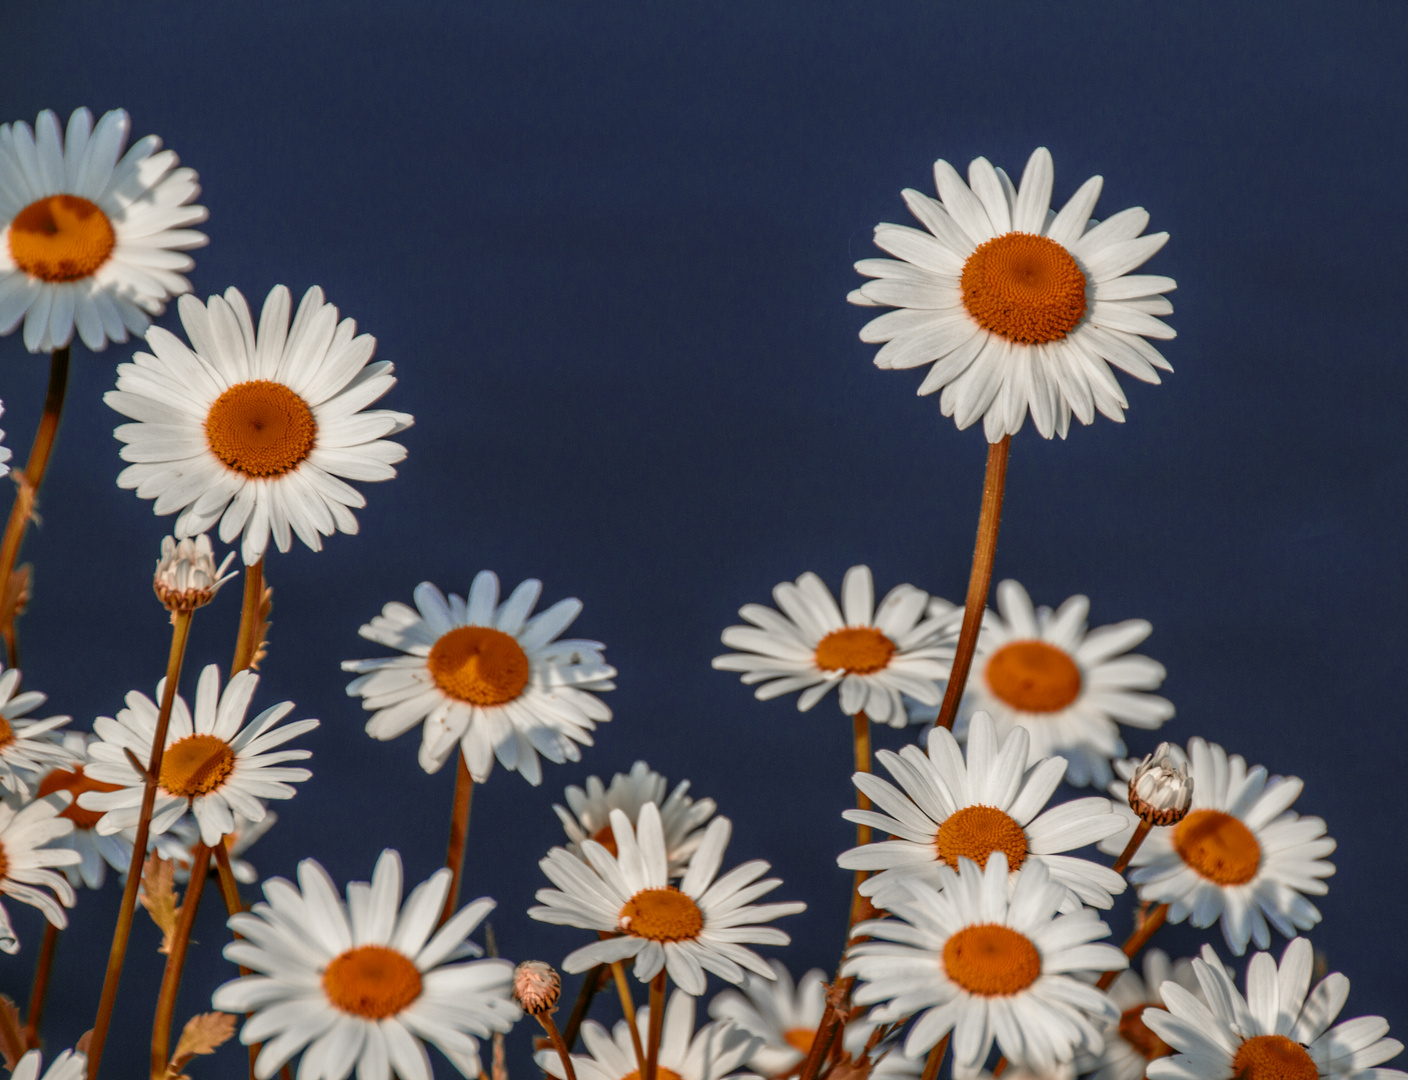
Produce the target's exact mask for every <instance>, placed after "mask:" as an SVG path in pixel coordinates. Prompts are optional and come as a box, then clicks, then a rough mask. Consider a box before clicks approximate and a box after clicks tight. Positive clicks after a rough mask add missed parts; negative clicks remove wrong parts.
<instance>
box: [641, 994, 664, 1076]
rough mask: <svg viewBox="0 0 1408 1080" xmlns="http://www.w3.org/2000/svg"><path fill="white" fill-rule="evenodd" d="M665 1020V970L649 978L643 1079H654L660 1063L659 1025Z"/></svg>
mask: <svg viewBox="0 0 1408 1080" xmlns="http://www.w3.org/2000/svg"><path fill="white" fill-rule="evenodd" d="M664 1022H665V972H664V970H663V969H662V970H661V971H660V974H658V975H656V976H655V978H653V979H651V980H650V1035H649V1042H648V1043H647V1044H646V1048H645V1080H655V1074H656V1072H657V1071H658V1069H659V1064H660V1027H661V1025H662V1024H664Z"/></svg>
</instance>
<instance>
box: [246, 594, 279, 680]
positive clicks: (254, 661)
mask: <svg viewBox="0 0 1408 1080" xmlns="http://www.w3.org/2000/svg"><path fill="white" fill-rule="evenodd" d="M273 610H274V590H273V589H272V588H266V589H265V590H264V596H263V597H262V598H261V599H260V601H259V629H258V630H257V631H256V634H255V639H254V640H255V646H254V655H253V656H252V657H251V658H250V661H249V666H250V668H251V669H252V670H254V671H258V670H259V663H260V661H262V660H263V659H264V658H265V657H266V656H268V655H269V612H271V611H273Z"/></svg>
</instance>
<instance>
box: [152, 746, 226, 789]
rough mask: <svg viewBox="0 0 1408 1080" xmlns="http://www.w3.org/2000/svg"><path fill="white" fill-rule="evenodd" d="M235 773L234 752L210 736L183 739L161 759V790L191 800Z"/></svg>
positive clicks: (169, 748)
mask: <svg viewBox="0 0 1408 1080" xmlns="http://www.w3.org/2000/svg"><path fill="white" fill-rule="evenodd" d="M234 771H235V752H234V751H233V750H231V749H230V744H229V743H227V742H226V741H225V740H224V739H218V738H216V737H215V736H214V735H187V736H186V737H185V738H184V739H178V740H177V741H176V742H174V743H172V744H171V745H170V746H168V747H167V748H166V753H164V754H162V755H161V786H162V787H163V788H165V789H166V791H167V792H169V793H170V794H172V795H180V796H182V797H184V798H187V799H193V798H195V797H196V796H197V795H204V794H206V792H209V791H214V790H215V789H216V788H218V787H219V786H220V785H221V784H223V783H224V782H225V778H226V777H227V776H229V775H230V774H231V773H232V772H234Z"/></svg>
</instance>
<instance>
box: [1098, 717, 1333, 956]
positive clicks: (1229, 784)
mask: <svg viewBox="0 0 1408 1080" xmlns="http://www.w3.org/2000/svg"><path fill="white" fill-rule="evenodd" d="M1188 759H1189V762H1190V767H1189V770H1188V775H1189V776H1190V777H1191V778H1192V781H1193V801H1192V804H1191V809H1190V810H1189V811H1188V816H1187V817H1185V818H1184V819H1183V820H1182V821H1180V822H1179V823H1178V824H1177V825H1175V826H1173V827H1172V828H1167V829H1154V830H1152V831H1151V832H1150V833H1149V835H1148V836H1147V837H1146V838H1145V840H1144V843H1143V844H1141V845H1140V847H1139V850H1138V851H1137V852H1135V855H1134V858H1133V860H1132V861H1131V863H1130V871H1129V880H1130V881H1131V882H1132V883H1133V884H1135V885H1137V886H1138V887H1139V898H1140V899H1141V900H1148V901H1153V902H1156V903H1165V904H1168V905H1169V909H1168V921H1169V922H1175V923H1176V922H1182V921H1183V920H1184V919H1188V920H1189V921H1190V922H1191V923H1192V924H1193V925H1194V926H1198V927H1203V926H1211V925H1212V924H1213V923H1215V922H1217V921H1218V920H1219V919H1221V921H1222V934H1223V937H1224V938H1226V940H1227V945H1228V947H1229V948H1230V949H1231V950H1232V951H1233V952H1234V953H1236V954H1237V955H1238V956H1241V955H1242V953H1244V952H1246V951H1247V942H1248V941H1254V942H1255V943H1256V946H1257V948H1259V949H1264V948H1265V947H1266V946H1267V945H1269V944H1270V943H1271V932H1270V930H1269V929H1268V927H1267V923H1270V924H1271V925H1272V926H1274V927H1276V929H1277V930H1279V931H1280V932H1281V933H1282V934H1283V935H1285V936H1286V937H1293V936H1294V935H1295V933H1296V931H1297V930H1309V929H1310V928H1311V927H1312V926H1314V925H1315V924H1316V923H1318V922H1319V921H1320V912H1319V910H1318V909H1317V908H1316V907H1315V905H1314V904H1312V903H1311V902H1310V901H1309V900H1307V899H1306V894H1310V895H1312V896H1323V895H1324V894H1325V893H1326V892H1327V891H1328V887H1327V886H1326V884H1325V881H1324V879H1325V878H1327V877H1329V876H1330V875H1331V874H1333V873H1334V872H1335V867H1334V864H1333V863H1329V862H1326V861H1325V856H1326V855H1328V854H1330V852H1332V851H1334V850H1335V842H1334V840H1332V839H1330V838H1329V837H1328V836H1326V835H1325V822H1324V821H1322V820H1321V819H1320V818H1318V817H1301V816H1300V815H1299V814H1297V813H1296V812H1295V811H1294V810H1291V809H1289V807H1290V805H1291V803H1293V802H1295V801H1296V797H1297V796H1299V795H1300V792H1301V788H1302V787H1304V784H1303V783H1302V782H1301V781H1300V780H1299V779H1298V778H1297V777H1294V776H1290V777H1283V776H1273V777H1268V776H1267V773H1266V769H1265V768H1263V767H1262V766H1260V765H1258V766H1256V767H1255V768H1253V769H1248V768H1247V763H1246V761H1245V760H1244V759H1243V758H1242V756H1241V755H1240V754H1233V755H1231V756H1228V754H1227V751H1225V750H1223V749H1222V747H1220V746H1218V745H1217V744H1216V743H1208V742H1204V741H1203V740H1202V739H1199V738H1196V737H1195V738H1193V739H1190V740H1189V742H1188ZM1136 764H1137V763H1136V762H1134V761H1122V762H1120V763H1119V770H1120V775H1121V776H1122V777H1124V778H1126V779H1127V778H1128V777H1130V776H1132V775H1133V773H1134V768H1135V765H1136ZM1110 790H1111V793H1112V794H1114V795H1116V796H1117V798H1118V799H1119V800H1120V802H1117V803H1116V804H1115V812H1116V813H1118V814H1120V815H1121V816H1122V817H1123V818H1124V820H1125V828H1124V830H1123V831H1122V832H1120V833H1117V834H1115V835H1113V836H1111V837H1109V838H1108V839H1106V840H1104V841H1102V842H1101V844H1100V847H1101V849H1102V850H1103V851H1106V852H1110V853H1112V854H1113V853H1116V852H1119V851H1122V850H1124V845H1125V844H1126V843H1127V842H1128V840H1129V838H1130V837H1131V836H1132V835H1133V834H1134V828H1135V825H1136V824H1137V822H1138V820H1139V819H1138V818H1137V817H1135V815H1134V811H1132V810H1130V809H1129V807H1128V805H1127V801H1128V800H1127V798H1126V792H1127V785H1126V784H1125V783H1117V784H1114V785H1112V786H1111V788H1110Z"/></svg>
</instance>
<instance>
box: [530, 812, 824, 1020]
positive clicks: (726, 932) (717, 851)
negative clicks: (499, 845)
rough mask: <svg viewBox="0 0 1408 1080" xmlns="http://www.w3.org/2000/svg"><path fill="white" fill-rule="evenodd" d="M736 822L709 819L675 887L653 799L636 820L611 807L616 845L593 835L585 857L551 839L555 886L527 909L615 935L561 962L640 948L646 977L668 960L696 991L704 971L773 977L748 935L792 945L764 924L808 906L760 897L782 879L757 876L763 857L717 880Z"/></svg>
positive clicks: (547, 866)
mask: <svg viewBox="0 0 1408 1080" xmlns="http://www.w3.org/2000/svg"><path fill="white" fill-rule="evenodd" d="M732 828H733V826H732V823H731V822H730V821H729V819H728V818H726V817H716V818H715V819H714V820H713V821H711V822H710V823H709V827H708V829H706V830H705V832H704V839H703V841H702V842H701V843H700V845H699V849H698V850H697V851H696V852H695V853H694V856H693V857H692V858H691V859H690V862H689V869H688V870H686V871H685V875H684V878H683V879H682V880H681V881H680V883H679V885H678V887H676V886H674V885H671V884H670V874H669V864H668V862H667V860H666V857H665V832H664V828H663V826H662V825H661V822H660V811H659V809H658V808H657V807H656V805H655V804H654V803H646V804H645V805H644V806H643V807H641V811H640V820H639V822H638V823H637V826H636V827H634V828H633V827H632V826H631V822H630V819H629V818H627V817H626V815H625V814H624V813H622V812H621V811H620V810H612V811H611V832H612V834H613V835H614V836H615V838H616V848H617V851H618V854H616V855H612V854H611V852H609V851H607V850H606V848H604V847H602V846H601V845H600V844H598V843H597V842H596V841H594V840H586V841H583V843H582V855H583V856H585V858H586V862H583V861H582V859H581V858H578V857H577V856H576V855H573V854H572V853H571V852H569V851H568V850H567V849H566V848H560V847H559V848H553V849H552V850H551V851H550V852H548V855H547V858H545V859H543V860H542V861H541V862H539V863H538V865H539V866H541V867H542V869H543V873H544V874H546V875H547V876H548V878H549V880H551V881H552V883H553V884H554V885H556V886H557V888H556V889H539V890H538V892H537V899H538V901H539V902H540V903H541V904H542V905H543V906H541V907H533V908H529V909H528V914H529V915H531V916H532V917H533V918H535V919H538V920H540V921H542V922H547V923H556V924H558V925H560V926H580V927H583V928H585V929H587V930H596V931H599V932H601V933H605V934H611V935H613V936H612V937H607V938H603V939H602V940H601V941H594V942H592V943H591V944H590V945H586V946H583V947H582V948H580V949H578V950H576V951H575V952H572V953H569V954H568V956H567V958H566V959H565V960H563V961H562V968H563V970H564V971H568V972H573V973H575V972H579V971H586V970H587V969H588V968H590V967H593V966H595V965H597V964H609V963H614V962H616V961H618V960H626V959H628V958H630V957H635V961H636V962H635V972H636V977H637V978H638V979H640V980H641V981H642V982H647V981H649V980H650V979H652V978H654V977H655V975H656V974H658V973H659V972H660V970H661V969H662V968H663V969H665V970H666V971H667V972H668V973H669V976H670V978H671V979H673V980H674V982H675V985H676V986H678V987H679V988H680V989H681V990H684V991H685V992H686V993H689V994H695V995H698V994H702V993H703V992H704V979H705V977H704V973H705V972H706V971H712V972H713V973H714V974H715V975H718V976H719V977H720V978H722V979H726V980H727V981H728V982H732V983H736V982H739V981H741V980H742V979H743V971H744V969H745V968H747V969H748V970H749V971H756V972H757V973H758V974H759V975H762V976H763V977H764V978H772V969H771V968H769V967H768V966H767V964H765V963H764V962H763V958H762V957H761V956H759V955H758V954H757V953H755V952H754V951H753V950H752V949H748V948H744V943H745V942H747V943H753V944H764V945H786V944H787V943H788V942H789V941H791V940H792V939H791V938H790V937H788V936H787V934H785V933H783V932H782V931H781V930H778V929H775V928H774V927H771V926H761V925H759V924H761V923H765V922H769V921H771V920H773V919H776V918H778V917H779V916H782V915H793V914H796V913H797V912H799V911H804V910H806V906H807V905H806V904H803V903H800V902H795V903H784V904H754V903H753V901H754V900H756V899H758V898H759V897H760V896H763V895H765V894H766V893H769V892H771V891H772V890H773V889H775V888H777V886H779V885H781V884H782V882H781V881H780V880H779V879H778V878H767V879H765V880H763V881H758V880H757V879H758V878H759V877H761V876H762V875H763V874H764V873H766V872H767V870H768V864H767V863H766V862H764V861H763V860H761V859H754V860H753V861H752V862H746V863H744V864H743V865H741V866H738V867H735V868H734V869H733V870H730V871H729V872H728V873H727V874H725V875H724V876H723V877H721V878H719V879H718V880H717V881H715V880H714V875H716V874H717V873H718V871H719V865H720V863H722V861H723V856H724V848H725V847H727V846H728V839H729V834H730V832H731V830H732ZM559 890H561V891H559Z"/></svg>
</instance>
